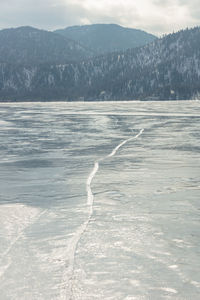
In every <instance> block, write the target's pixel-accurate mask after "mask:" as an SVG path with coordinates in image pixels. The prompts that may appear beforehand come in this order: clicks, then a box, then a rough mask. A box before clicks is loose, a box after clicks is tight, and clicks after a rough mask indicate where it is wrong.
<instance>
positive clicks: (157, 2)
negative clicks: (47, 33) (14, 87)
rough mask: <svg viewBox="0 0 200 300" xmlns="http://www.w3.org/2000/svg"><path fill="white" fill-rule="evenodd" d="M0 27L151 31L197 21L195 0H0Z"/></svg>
mask: <svg viewBox="0 0 200 300" xmlns="http://www.w3.org/2000/svg"><path fill="white" fill-rule="evenodd" d="M0 1H1V2H0V28H8V27H17V26H24V25H31V26H34V27H37V28H44V29H49V30H53V29H57V28H63V27H67V26H71V25H81V24H92V23H118V24H121V25H122V26H127V27H133V28H140V29H143V30H146V31H148V32H152V33H155V34H158V35H160V34H162V33H168V32H172V31H177V30H179V29H181V28H185V27H192V26H195V25H200V8H199V3H198V2H199V0H165V1H163V0H18V1H16V0H0Z"/></svg>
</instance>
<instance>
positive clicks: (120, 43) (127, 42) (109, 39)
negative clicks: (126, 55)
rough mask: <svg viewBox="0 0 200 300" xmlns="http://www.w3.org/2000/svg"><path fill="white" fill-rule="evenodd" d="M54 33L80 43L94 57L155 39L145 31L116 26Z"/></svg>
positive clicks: (67, 29)
mask: <svg viewBox="0 0 200 300" xmlns="http://www.w3.org/2000/svg"><path fill="white" fill-rule="evenodd" d="M55 32H56V33H59V34H61V35H62V36H64V37H66V38H70V39H73V40H74V41H77V42H80V43H81V44H82V45H83V46H85V47H88V48H90V49H92V50H93V51H94V52H95V54H96V55H98V54H105V53H109V52H113V51H120V50H126V49H128V48H135V47H139V46H143V45H145V44H147V43H150V42H152V41H153V40H155V39H156V36H154V35H152V34H149V33H147V32H145V31H142V30H138V29H132V28H125V27H122V26H119V25H116V24H94V25H84V26H72V27H67V28H65V29H59V30H56V31H55Z"/></svg>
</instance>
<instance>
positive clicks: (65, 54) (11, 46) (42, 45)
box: [0, 26, 93, 65]
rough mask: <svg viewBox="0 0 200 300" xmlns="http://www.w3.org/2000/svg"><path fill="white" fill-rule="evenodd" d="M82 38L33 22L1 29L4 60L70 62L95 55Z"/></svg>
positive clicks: (1, 58) (0, 58)
mask: <svg viewBox="0 0 200 300" xmlns="http://www.w3.org/2000/svg"><path fill="white" fill-rule="evenodd" d="M92 55H93V53H92V51H90V50H88V49H85V48H84V47H83V46H82V45H80V44H79V43H78V42H75V41H73V40H70V39H67V38H64V37H63V36H61V35H59V34H56V33H53V32H50V31H46V30H39V29H36V28H33V27H30V26H24V27H18V28H11V29H3V30H0V62H6V63H11V64H26V65H27V64H28V65H32V64H40V63H66V62H71V61H77V60H80V59H84V58H86V57H90V56H92Z"/></svg>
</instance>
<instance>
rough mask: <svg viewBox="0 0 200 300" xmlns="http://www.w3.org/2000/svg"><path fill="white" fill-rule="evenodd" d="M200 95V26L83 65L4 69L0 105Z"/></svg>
mask: <svg viewBox="0 0 200 300" xmlns="http://www.w3.org/2000/svg"><path fill="white" fill-rule="evenodd" d="M199 95H200V27H196V28H193V29H186V30H182V31H179V32H177V33H174V34H170V35H167V36H164V37H163V38H160V39H157V40H155V41H154V42H153V43H151V44H148V45H145V46H143V47H140V48H135V49H129V50H127V51H121V52H118V53H110V54H108V55H102V56H99V57H96V58H91V59H87V60H85V61H81V62H79V63H67V64H44V65H40V66H34V65H33V66H26V67H25V66H20V65H18V66H16V65H13V64H6V63H4V64H0V99H1V100H6V99H9V100H42V101H43V100H44V101H47V100H70V101H76V100H83V99H85V100H89V101H93V100H134V99H141V100H152V99H153V100H158V99H160V100H169V99H194V98H199Z"/></svg>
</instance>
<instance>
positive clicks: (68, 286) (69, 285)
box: [60, 129, 144, 300]
mask: <svg viewBox="0 0 200 300" xmlns="http://www.w3.org/2000/svg"><path fill="white" fill-rule="evenodd" d="M143 131H144V129H141V130H140V132H139V133H138V134H137V135H135V136H133V137H131V138H129V139H127V140H125V141H123V142H121V143H120V144H119V145H117V146H116V147H115V148H114V149H113V151H112V152H111V153H110V154H108V155H106V156H105V157H103V158H100V159H98V160H97V161H95V163H94V167H93V169H92V171H91V173H90V174H89V176H88V178H87V181H86V191H87V206H88V208H89V215H88V218H87V220H86V221H85V222H84V223H83V224H82V225H81V226H80V227H79V228H78V230H77V231H76V232H75V234H74V236H73V237H72V239H71V241H70V243H69V246H68V251H67V252H68V253H69V259H68V268H66V270H65V271H64V273H63V280H62V281H63V285H64V286H62V289H61V292H60V297H61V299H63V300H72V299H73V277H74V261H75V255H76V250H77V246H78V243H79V241H80V239H81V237H82V235H83V234H84V232H85V231H86V229H87V227H88V224H89V223H90V221H91V218H92V215H93V204H94V195H93V193H92V189H91V184H92V181H93V179H94V177H95V175H96V173H97V172H98V170H99V162H102V161H104V160H106V159H107V158H110V157H112V156H114V155H115V154H116V153H117V151H118V150H119V149H120V148H121V147H122V146H123V145H125V144H126V143H128V142H129V141H131V140H134V139H137V138H138V137H139V136H140V135H141V134H142V133H143ZM67 290H68V291H69V294H68V295H67V293H66V291H67Z"/></svg>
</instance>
